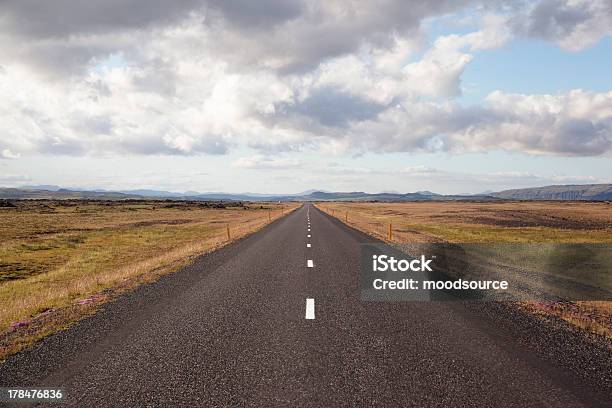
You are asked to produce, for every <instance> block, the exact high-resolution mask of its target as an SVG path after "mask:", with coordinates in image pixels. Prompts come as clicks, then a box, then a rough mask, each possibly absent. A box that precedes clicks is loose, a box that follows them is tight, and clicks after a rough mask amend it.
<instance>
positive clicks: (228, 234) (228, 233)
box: [227, 224, 231, 241]
mask: <svg viewBox="0 0 612 408" xmlns="http://www.w3.org/2000/svg"><path fill="white" fill-rule="evenodd" d="M230 239H231V236H230V230H229V224H227V240H228V241H229V240H230Z"/></svg>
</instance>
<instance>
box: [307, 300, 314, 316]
mask: <svg viewBox="0 0 612 408" xmlns="http://www.w3.org/2000/svg"><path fill="white" fill-rule="evenodd" d="M305 317H306V320H314V318H315V301H314V299H311V298H308V299H306V316H305Z"/></svg>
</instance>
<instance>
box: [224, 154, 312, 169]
mask: <svg viewBox="0 0 612 408" xmlns="http://www.w3.org/2000/svg"><path fill="white" fill-rule="evenodd" d="M302 165H303V164H302V162H301V161H299V160H295V159H282V158H272V157H266V156H261V155H256V156H249V157H241V158H239V159H237V160H235V161H234V162H233V163H232V166H233V167H237V168H241V169H255V170H280V169H295V168H299V167H302Z"/></svg>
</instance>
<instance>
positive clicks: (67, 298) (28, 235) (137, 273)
mask: <svg viewBox="0 0 612 408" xmlns="http://www.w3.org/2000/svg"><path fill="white" fill-rule="evenodd" d="M295 208H297V204H286V205H284V208H281V205H277V204H268V203H266V204H262V205H259V204H258V205H250V206H248V207H247V208H243V207H228V208H206V207H201V204H198V203H191V204H187V203H185V204H181V203H167V202H144V203H131V202H114V203H106V204H100V203H96V202H79V203H78V204H77V205H74V203H61V202H42V203H41V202H22V203H20V205H19V207H18V208H8V209H7V208H1V209H0V221H1V222H0V242H1V244H0V336H2V335H7V334H8V333H11V335H13V334H14V333H12V332H14V331H16V330H17V331H18V329H15V328H14V327H13V328H12V327H11V326H16V325H17V324H16V323H17V322H21V323H20V326H23V327H25V326H28V325H29V324H30V323H31V321H32V318H36V317H37V316H39V315H40V314H41V313H43V314H44V312H46V311H49V310H54V311H57V310H61V309H63V308H71V307H73V306H74V305H75V304H77V305H78V304H79V302H80V303H84V305H83V306H85V305H87V304H89V303H90V301H91V300H92V299H95V300H96V301H99V300H104V299H105V298H106V297H104V296H102V297H99V298H96V294H100V293H107V292H108V291H109V290H110V291H112V290H116V289H117V288H124V289H129V288H131V287H134V286H135V285H136V284H138V283H142V282H146V281H150V280H153V279H156V278H157V277H158V276H160V275H161V274H164V273H168V272H171V271H174V270H176V269H178V268H179V267H180V266H182V265H184V264H186V263H188V262H189V261H190V260H191V259H192V258H194V257H195V256H197V255H199V254H202V253H204V252H206V251H210V250H213V249H215V248H217V247H219V246H221V245H223V244H225V243H227V242H229V241H228V238H227V226H228V225H229V227H230V234H231V240H234V239H237V238H240V237H243V236H245V235H247V234H249V233H251V232H253V231H255V230H257V229H259V228H261V227H263V226H264V225H266V224H268V223H269V220H274V219H276V218H278V217H280V216H281V215H282V213H284V214H287V213H288V212H289V211H291V210H293V209H295ZM88 309H89V308H88V307H83V310H84V311H87V312H89V310H88ZM70 316H71V317H70V319H75V318H78V317H79V313H78V312H77V313H74V310H73V311H71V313H70ZM66 323H68V322H64V321H62V322H59V324H58V322H54V325H55V326H57V327H58V328H59V327H60V326H62V327H63V326H65V325H66ZM19 330H21V327H20V329H19ZM48 332H49V330H48V328H45V327H41V328H39V330H36V332H35V333H28V336H29V337H31V338H32V339H35V338H38V337H40V335H41V333H44V334H47V333H48ZM12 337H14V336H12ZM17 337H19V336H17ZM13 340H14V341H11V342H8V343H6V342H5V344H2V348H4V350H1V349H0V358H1V357H2V355H5V354H6V353H7V352H14V351H16V350H17V349H19V348H21V346H19V347H15V344H16V343H19V344H21V345H27V344H28V341H24V340H23V339H21V338H16V339H13Z"/></svg>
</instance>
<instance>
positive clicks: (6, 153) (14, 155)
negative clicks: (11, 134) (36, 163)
mask: <svg viewBox="0 0 612 408" xmlns="http://www.w3.org/2000/svg"><path fill="white" fill-rule="evenodd" d="M20 157H21V155H20V154H19V153H13V152H12V151H11V150H10V149H4V150H2V152H0V158H3V159H18V158H20Z"/></svg>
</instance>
